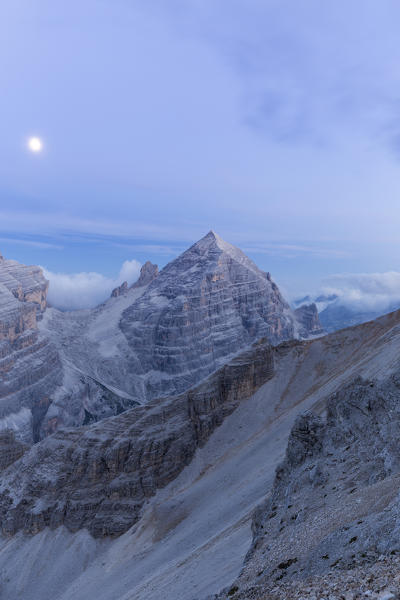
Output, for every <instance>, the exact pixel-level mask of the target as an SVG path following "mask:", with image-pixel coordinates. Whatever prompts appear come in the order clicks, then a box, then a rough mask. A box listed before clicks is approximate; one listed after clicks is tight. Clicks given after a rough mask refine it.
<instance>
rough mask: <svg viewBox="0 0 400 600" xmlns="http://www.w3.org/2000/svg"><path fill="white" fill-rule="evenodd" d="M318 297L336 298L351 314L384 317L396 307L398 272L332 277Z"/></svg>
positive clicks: (399, 302)
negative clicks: (335, 296)
mask: <svg viewBox="0 0 400 600" xmlns="http://www.w3.org/2000/svg"><path fill="white" fill-rule="evenodd" d="M322 293H323V294H325V295H327V296H329V295H333V294H335V295H337V296H338V299H337V300H336V303H337V304H340V305H342V306H346V307H347V308H350V309H352V310H355V311H360V310H363V311H364V310H365V311H374V312H382V313H384V312H387V311H390V310H395V308H397V307H400V272H398V271H389V272H386V273H355V274H345V275H332V276H330V277H328V278H327V279H325V281H324V285H323V286H322Z"/></svg>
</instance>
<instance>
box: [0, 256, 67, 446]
mask: <svg viewBox="0 0 400 600" xmlns="http://www.w3.org/2000/svg"><path fill="white" fill-rule="evenodd" d="M47 289H48V282H47V280H46V279H45V278H44V276H43V273H42V271H41V269H39V268H38V267H27V266H25V265H21V264H19V263H17V262H15V261H12V260H5V259H4V258H0V430H4V429H8V428H10V429H12V430H15V431H16V432H17V433H18V436H19V437H20V438H21V439H23V440H24V441H26V442H28V443H32V442H33V441H37V439H38V436H37V435H36V431H35V426H34V420H35V419H34V417H33V413H34V412H35V411H36V408H37V407H38V406H39V405H42V404H43V403H44V404H47V406H48V404H49V397H50V395H51V394H52V393H53V392H54V390H55V389H56V387H57V385H58V384H59V383H60V381H61V364H60V361H59V359H58V355H57V352H56V350H55V348H54V346H53V345H52V344H51V343H49V340H48V339H47V338H46V337H45V336H43V335H42V334H41V333H40V332H39V331H38V328H37V321H38V319H40V318H41V317H42V314H43V312H44V310H45V308H46V295H47ZM35 425H36V429H37V423H35Z"/></svg>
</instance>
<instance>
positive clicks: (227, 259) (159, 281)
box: [41, 232, 322, 426]
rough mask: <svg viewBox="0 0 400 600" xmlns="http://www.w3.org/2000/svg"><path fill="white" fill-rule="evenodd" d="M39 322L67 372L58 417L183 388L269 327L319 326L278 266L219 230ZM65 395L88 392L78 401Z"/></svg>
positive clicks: (55, 410) (77, 417) (277, 333)
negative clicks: (264, 264) (81, 307)
mask: <svg viewBox="0 0 400 600" xmlns="http://www.w3.org/2000/svg"><path fill="white" fill-rule="evenodd" d="M41 330H42V331H43V332H44V333H45V334H46V336H47V337H48V338H50V339H51V340H52V342H53V344H54V345H55V346H56V347H57V350H58V353H59V355H60V357H61V361H62V363H63V365H64V370H65V373H66V374H67V375H66V376H65V378H64V381H65V382H64V388H65V394H64V396H63V400H62V401H57V402H55V403H54V404H53V405H52V407H51V410H50V411H49V419H51V423H52V424H54V425H57V426H59V425H60V424H64V425H65V424H66V425H82V424H83V423H87V422H90V421H96V420H99V419H101V418H104V417H105V416H111V415H112V414H117V413H118V412H122V411H123V410H126V409H127V408H130V407H131V406H133V405H134V404H135V403H137V402H139V403H143V402H147V401H149V400H151V399H153V398H157V397H162V396H168V395H173V394H179V393H181V392H183V391H185V390H187V389H189V388H190V387H191V386H192V385H194V384H196V383H197V382H198V381H200V380H201V379H203V378H204V377H207V376H208V375H209V374H210V373H212V372H213V371H215V370H216V369H218V368H219V367H220V366H221V365H223V364H224V363H225V362H227V361H229V360H230V359H231V358H233V357H234V356H235V355H236V354H237V353H238V352H240V351H241V350H243V349H245V348H247V347H249V346H251V344H252V343H254V342H255V341H256V340H258V339H260V338H262V337H265V338H266V339H268V340H269V341H270V342H271V343H273V344H276V343H278V342H279V341H282V340H285V339H291V338H294V337H308V336H310V335H311V336H313V335H319V334H321V332H322V329H321V326H320V324H319V321H318V314H317V313H316V311H315V310H314V309H313V308H312V307H311V308H307V309H304V308H301V309H299V311H297V312H296V313H294V312H293V311H291V309H290V308H289V305H288V304H287V302H286V301H285V300H284V299H283V297H282V295H281V294H280V292H279V289H278V287H277V285H276V284H275V283H274V282H273V281H272V279H271V276H270V275H269V274H268V273H264V272H263V271H260V269H258V267H257V266H256V265H255V264H254V263H253V262H252V261H251V260H250V259H249V258H248V257H247V256H246V255H245V254H243V252H242V251H241V250H239V249H238V248H235V247H234V246H232V245H231V244H228V243H227V242H224V241H223V240H222V239H221V238H220V237H219V236H218V235H217V234H215V233H214V232H209V233H208V234H207V235H206V236H205V237H204V238H202V239H201V240H200V241H199V242H197V243H196V244H194V245H193V246H192V247H191V248H189V249H188V250H187V251H186V252H184V253H183V254H182V255H181V256H179V257H178V258H177V259H175V260H174V261H172V262H171V263H169V264H168V265H167V266H166V267H164V269H162V270H161V272H160V273H159V272H158V269H157V266H156V265H153V264H151V263H150V262H147V263H146V264H145V265H143V267H142V270H141V274H140V277H139V279H138V281H137V282H136V283H135V284H134V285H132V286H131V287H130V288H129V287H128V286H127V285H124V284H122V285H121V286H120V287H118V288H116V289H115V290H114V291H113V293H112V297H111V298H110V299H109V300H108V301H107V302H105V303H104V304H103V305H101V306H99V307H98V308H96V309H94V310H87V311H75V312H73V313H65V312H60V311H57V310H55V309H49V310H47V311H46V314H45V318H44V320H43V322H42V323H41ZM82 378H84V379H85V387H84V389H83V391H82V392H78V388H79V389H82ZM85 390H88V392H86V391H85ZM99 390H100V391H99ZM66 395H67V396H68V397H69V398H71V397H72V398H77V396H80V398H81V399H80V401H78V402H76V401H75V404H74V406H75V408H74V409H73V411H72V410H71V406H72V404H73V403H72V404H71V401H70V400H68V402H67V403H66V401H65V397H66ZM104 396H106V397H104ZM82 407H83V408H82Z"/></svg>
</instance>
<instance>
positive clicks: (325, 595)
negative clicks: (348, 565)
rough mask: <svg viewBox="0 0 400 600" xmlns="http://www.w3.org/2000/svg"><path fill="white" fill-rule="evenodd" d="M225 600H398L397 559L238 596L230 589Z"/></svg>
mask: <svg viewBox="0 0 400 600" xmlns="http://www.w3.org/2000/svg"><path fill="white" fill-rule="evenodd" d="M228 597H229V598H232V600H235V599H237V600H238V599H239V598H240V599H243V600H244V599H246V600H398V599H399V598H400V557H399V556H381V557H380V558H379V560H378V561H377V562H373V563H370V564H366V565H363V566H362V567H361V566H359V567H355V568H353V569H349V570H346V571H343V570H341V569H337V570H332V571H329V572H328V573H326V574H325V575H319V576H314V577H309V578H307V579H305V580H304V579H293V580H292V581H290V582H287V583H282V584H280V585H278V584H276V583H272V584H271V585H270V586H268V588H267V587H266V586H262V587H254V588H252V589H249V590H247V591H246V595H245V596H243V595H239V594H238V588H237V586H232V587H231V588H230V590H229V592H228Z"/></svg>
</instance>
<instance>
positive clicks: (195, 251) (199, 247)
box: [176, 229, 266, 277]
mask: <svg viewBox="0 0 400 600" xmlns="http://www.w3.org/2000/svg"><path fill="white" fill-rule="evenodd" d="M223 253H224V254H227V255H229V257H230V258H231V259H232V260H234V261H236V262H238V263H240V264H242V265H244V266H245V267H246V268H247V269H249V270H250V271H253V272H254V273H256V274H257V275H259V276H262V277H265V276H266V274H265V273H264V271H261V269H259V268H258V267H257V265H256V264H255V263H254V262H253V261H252V260H251V259H250V258H249V257H248V256H246V254H245V253H244V252H243V251H242V250H240V248H237V247H236V246H234V245H233V244H230V243H229V242H226V241H225V240H223V239H222V237H221V236H219V235H218V234H217V233H216V232H215V231H213V230H212V229H211V230H210V231H209V232H208V233H207V234H206V235H205V236H204V237H202V238H201V239H200V240H199V241H198V242H196V243H195V244H193V246H191V247H190V248H189V249H188V250H186V252H184V253H183V255H181V256H182V257H183V256H185V255H188V256H190V255H193V257H194V259H195V260H198V255H200V256H205V257H208V258H211V257H212V258H214V259H217V260H218V259H219V257H220V255H221V254H223ZM180 258H181V257H178V258H177V259H176V260H179V259H180Z"/></svg>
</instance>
